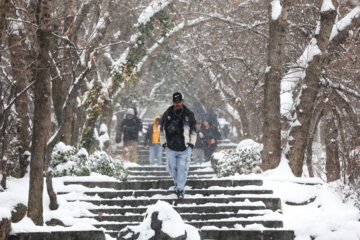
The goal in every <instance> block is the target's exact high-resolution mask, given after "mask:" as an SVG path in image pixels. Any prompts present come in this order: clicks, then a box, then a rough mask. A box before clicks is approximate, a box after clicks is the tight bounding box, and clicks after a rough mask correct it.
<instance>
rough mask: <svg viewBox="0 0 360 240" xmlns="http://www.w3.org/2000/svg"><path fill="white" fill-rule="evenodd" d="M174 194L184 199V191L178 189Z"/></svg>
mask: <svg viewBox="0 0 360 240" xmlns="http://www.w3.org/2000/svg"><path fill="white" fill-rule="evenodd" d="M176 194H177V197H178V199H184V191H181V190H178V191H177V192H176Z"/></svg>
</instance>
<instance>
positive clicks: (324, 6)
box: [320, 0, 335, 12]
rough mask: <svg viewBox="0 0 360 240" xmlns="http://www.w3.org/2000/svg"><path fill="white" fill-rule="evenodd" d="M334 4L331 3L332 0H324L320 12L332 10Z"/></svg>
mask: <svg viewBox="0 0 360 240" xmlns="http://www.w3.org/2000/svg"><path fill="white" fill-rule="evenodd" d="M334 10H335V6H334V4H333V3H332V0H324V1H323V3H322V5H321V10H320V11H321V12H327V11H334Z"/></svg>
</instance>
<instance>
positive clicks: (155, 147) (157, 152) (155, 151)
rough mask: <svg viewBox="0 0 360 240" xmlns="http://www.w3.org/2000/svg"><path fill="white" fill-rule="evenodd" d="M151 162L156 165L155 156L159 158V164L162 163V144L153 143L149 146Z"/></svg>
mask: <svg viewBox="0 0 360 240" xmlns="http://www.w3.org/2000/svg"><path fill="white" fill-rule="evenodd" d="M149 151H150V152H149V162H150V165H154V161H155V158H156V159H157V162H158V165H161V164H162V147H161V144H160V143H159V144H152V145H150V147H149Z"/></svg>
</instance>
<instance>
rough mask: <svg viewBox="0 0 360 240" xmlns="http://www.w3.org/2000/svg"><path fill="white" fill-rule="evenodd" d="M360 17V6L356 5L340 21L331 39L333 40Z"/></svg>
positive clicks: (335, 26) (334, 28)
mask: <svg viewBox="0 0 360 240" xmlns="http://www.w3.org/2000/svg"><path fill="white" fill-rule="evenodd" d="M359 18H360V6H357V7H355V8H354V9H353V10H351V12H349V13H348V14H347V15H346V16H345V17H344V18H342V19H341V20H340V21H338V22H337V23H336V24H335V25H334V27H333V29H332V32H331V35H330V41H332V40H333V39H334V38H335V37H336V36H337V35H339V33H340V32H341V31H343V30H345V29H346V28H347V27H348V26H350V25H351V24H352V23H353V22H354V21H355V20H356V19H359Z"/></svg>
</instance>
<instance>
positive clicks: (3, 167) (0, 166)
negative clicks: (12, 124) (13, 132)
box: [0, 88, 14, 189]
mask: <svg viewBox="0 0 360 240" xmlns="http://www.w3.org/2000/svg"><path fill="white" fill-rule="evenodd" d="M10 91H11V93H10V95H9V97H8V100H7V102H8V104H9V103H10V101H11V99H12V98H13V96H14V88H11V89H10ZM2 117H3V120H2V128H1V132H0V136H3V139H2V144H1V153H0V171H1V173H2V175H3V176H2V179H1V186H2V187H3V188H4V189H6V178H7V174H8V169H7V160H6V158H4V156H5V151H6V149H7V146H8V143H9V138H8V137H5V136H6V130H7V127H8V124H9V117H10V110H5V111H4V115H3V116H2Z"/></svg>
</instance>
